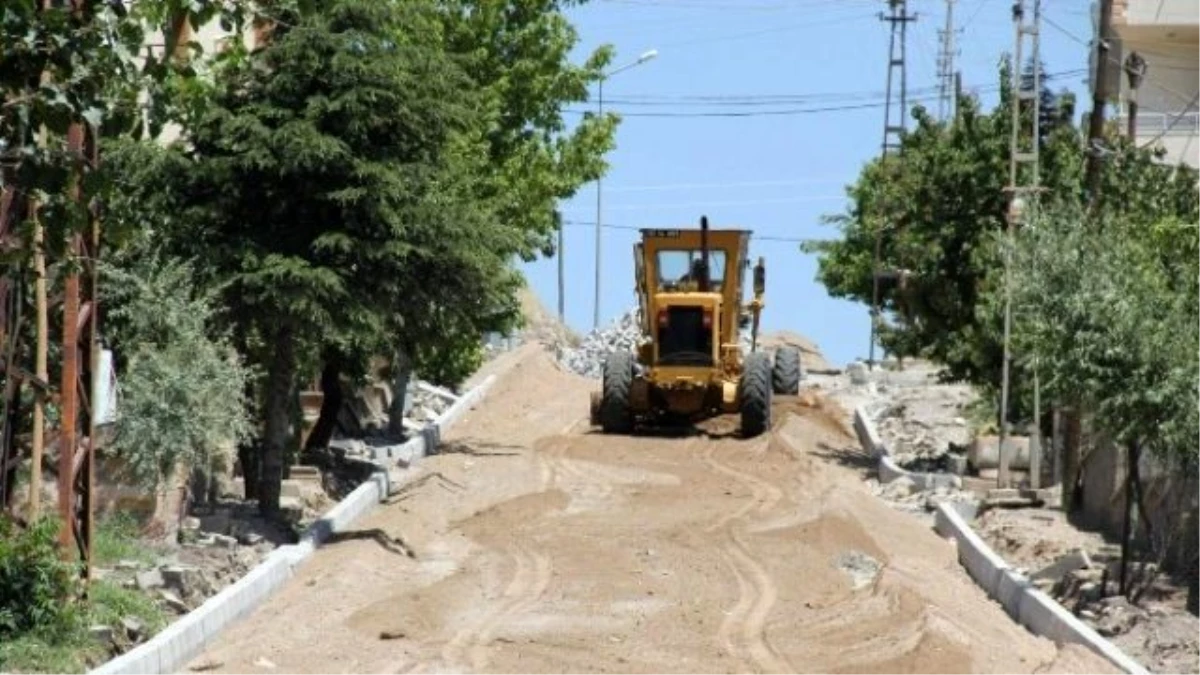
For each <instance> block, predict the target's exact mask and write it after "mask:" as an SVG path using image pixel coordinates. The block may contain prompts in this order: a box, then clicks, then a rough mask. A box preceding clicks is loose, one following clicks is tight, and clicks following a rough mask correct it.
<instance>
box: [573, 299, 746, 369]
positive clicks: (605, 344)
mask: <svg viewBox="0 0 1200 675" xmlns="http://www.w3.org/2000/svg"><path fill="white" fill-rule="evenodd" d="M646 341H648V338H646V337H644V336H643V335H642V329H641V319H640V312H639V310H638V309H637V308H636V307H635V308H633V309H631V310H629V311H628V312H626V313H625V314H624V315H622V316H621V318H619V319H617V320H616V321H614V322H613V323H611V324H609V325H608V326H605V327H604V328H600V329H598V330H594V331H592V332H591V333H588V334H587V335H586V336H584V338H583V339H582V340H581V341H580V342H579V345H578V346H571V345H570V344H567V343H564V342H559V343H558V344H556V345H555V354H556V356H557V358H558V362H559V363H560V364H562V366H563V367H564V368H566V369H567V370H570V371H571V372H573V373H576V374H579V375H583V376H584V377H591V378H595V379H600V377H601V376H602V375H603V373H604V358H605V357H606V356H608V355H609V354H610V353H612V352H620V351H626V352H634V351H637V348H638V347H639V346H640V345H641V344H642V343H643V342H646ZM738 341H739V342H740V343H741V346H742V353H743V354H748V353H750V333H749V331H742V333H741V334H740V335H739V340H738Z"/></svg>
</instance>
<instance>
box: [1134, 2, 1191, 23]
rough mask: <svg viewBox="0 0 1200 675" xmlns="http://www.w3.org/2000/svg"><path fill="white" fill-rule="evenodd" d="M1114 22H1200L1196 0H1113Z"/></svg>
mask: <svg viewBox="0 0 1200 675" xmlns="http://www.w3.org/2000/svg"><path fill="white" fill-rule="evenodd" d="M1113 23H1114V24H1127V25H1133V26H1177V25H1181V24H1182V25H1189V24H1190V25H1193V26H1195V25H1197V23H1200V7H1197V5H1196V0H1113Z"/></svg>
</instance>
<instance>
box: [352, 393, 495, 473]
mask: <svg viewBox="0 0 1200 675" xmlns="http://www.w3.org/2000/svg"><path fill="white" fill-rule="evenodd" d="M495 381H496V376H495V375H489V376H488V377H486V378H485V379H484V380H483V382H480V383H479V384H478V385H476V386H475V388H473V389H471V390H470V391H468V392H467V393H465V394H463V395H462V396H459V397H458V400H456V401H455V402H454V404H453V405H451V406H450V407H449V408H446V410H445V411H443V412H442V414H441V415H439V416H438V417H437V418H436V419H435V420H434V421H433V422H430V423H429V424H427V425H425V427H424V428H423V429H421V431H420V433H418V434H417V435H416V436H413V437H412V438H410V439H409V440H408V441H406V442H405V443H403V444H400V445H385V446H379V447H374V448H371V451H372V452H373V453H374V457H375V461H377V462H389V461H391V460H396V462H397V463H398V464H400V465H401V466H408V465H409V464H412V463H413V462H414V461H416V460H417V459H419V458H421V457H424V456H426V455H431V454H433V453H434V452H436V450H437V446H438V445H439V444H440V443H441V441H442V429H443V428H446V427H448V426H449V425H451V424H453V423H454V422H456V421H457V420H458V418H460V417H462V416H463V414H464V413H466V411H467V410H468V409H470V408H471V407H472V406H473V405H475V403H477V402H478V401H479V399H481V398H483V396H484V394H486V393H487V391H488V389H490V388H491V387H492V384H493V383H495Z"/></svg>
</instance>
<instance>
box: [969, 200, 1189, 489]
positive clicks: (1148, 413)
mask: <svg viewBox="0 0 1200 675" xmlns="http://www.w3.org/2000/svg"><path fill="white" fill-rule="evenodd" d="M1096 225H1097V224H1096V223H1089V222H1088V220H1087V219H1086V218H1085V217H1084V216H1083V214H1081V213H1080V212H1079V211H1078V210H1076V209H1071V208H1067V209H1061V210H1056V211H1051V212H1048V213H1046V214H1044V215H1043V216H1042V217H1040V218H1037V219H1036V220H1035V221H1034V222H1033V223H1032V225H1031V227H1029V228H1028V229H1027V230H1024V231H1022V233H1021V235H1020V237H1019V238H1018V242H1017V246H1016V247H1015V249H1014V251H1015V255H1014V306H1015V307H1017V308H1019V310H1018V312H1017V313H1016V318H1017V320H1016V323H1015V329H1014V336H1015V348H1016V349H1017V351H1018V353H1020V354H1027V355H1036V356H1037V358H1038V360H1039V368H1040V369H1041V372H1042V377H1043V381H1044V383H1045V384H1044V385H1043V386H1044V394H1043V395H1047V396H1050V397H1055V398H1057V399H1058V400H1063V401H1070V402H1074V403H1077V404H1082V405H1085V406H1086V407H1087V408H1088V409H1090V410H1094V411H1095V412H1096V415H1095V419H1096V421H1097V424H1099V425H1100V426H1101V427H1102V428H1104V429H1105V430H1106V431H1108V432H1109V433H1111V434H1112V435H1113V437H1114V438H1115V439H1116V440H1118V441H1122V442H1130V441H1132V442H1135V443H1138V444H1139V445H1142V446H1145V447H1147V448H1148V449H1151V450H1152V451H1156V452H1159V453H1161V454H1163V455H1165V456H1168V457H1176V458H1180V459H1185V460H1186V459H1188V458H1190V461H1191V462H1192V466H1195V464H1194V462H1195V458H1196V456H1197V451H1198V446H1197V438H1196V429H1197V427H1200V398H1198V396H1197V389H1196V373H1197V372H1200V355H1198V353H1197V350H1196V344H1197V343H1198V342H1200V328H1198V326H1200V308H1198V306H1200V281H1198V280H1197V277H1196V258H1197V255H1198V254H1200V244H1198V236H1197V235H1198V228H1197V225H1196V221H1195V220H1189V221H1182V220H1179V219H1177V218H1165V219H1162V220H1159V221H1158V222H1156V223H1153V224H1151V225H1149V226H1147V225H1144V224H1141V223H1136V224H1135V222H1134V221H1131V220H1128V219H1123V218H1120V219H1117V218H1106V219H1104V220H1103V221H1102V222H1101V223H1099V225H1100V227H1097V226H1096ZM998 305H999V299H998V298H991V299H989V302H988V303H987V306H988V308H989V309H992V310H995V309H997V307H998Z"/></svg>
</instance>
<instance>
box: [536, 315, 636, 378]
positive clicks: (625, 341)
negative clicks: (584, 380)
mask: <svg viewBox="0 0 1200 675" xmlns="http://www.w3.org/2000/svg"><path fill="white" fill-rule="evenodd" d="M644 339H645V338H644V337H643V336H642V329H641V318H640V312H639V311H638V309H637V308H634V309H631V310H629V311H628V312H626V313H625V314H624V315H622V316H621V317H620V318H619V319H617V320H616V321H614V322H613V323H611V324H609V325H608V326H605V327H603V328H599V329H596V330H593V331H592V332H591V333H588V334H587V335H586V336H584V338H583V340H581V341H580V343H579V346H578V347H571V346H569V345H565V344H559V345H557V357H558V362H559V363H560V364H562V365H563V367H564V368H566V369H567V370H570V371H571V372H573V373H578V374H579V375H583V376H585V377H592V378H597V379H599V378H600V376H601V375H602V374H603V372H604V358H605V357H606V356H608V355H609V354H610V353H612V352H617V351H625V352H633V351H635V350H636V349H637V347H638V346H639V345H640V344H641V343H642V341H643V340H644Z"/></svg>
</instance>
